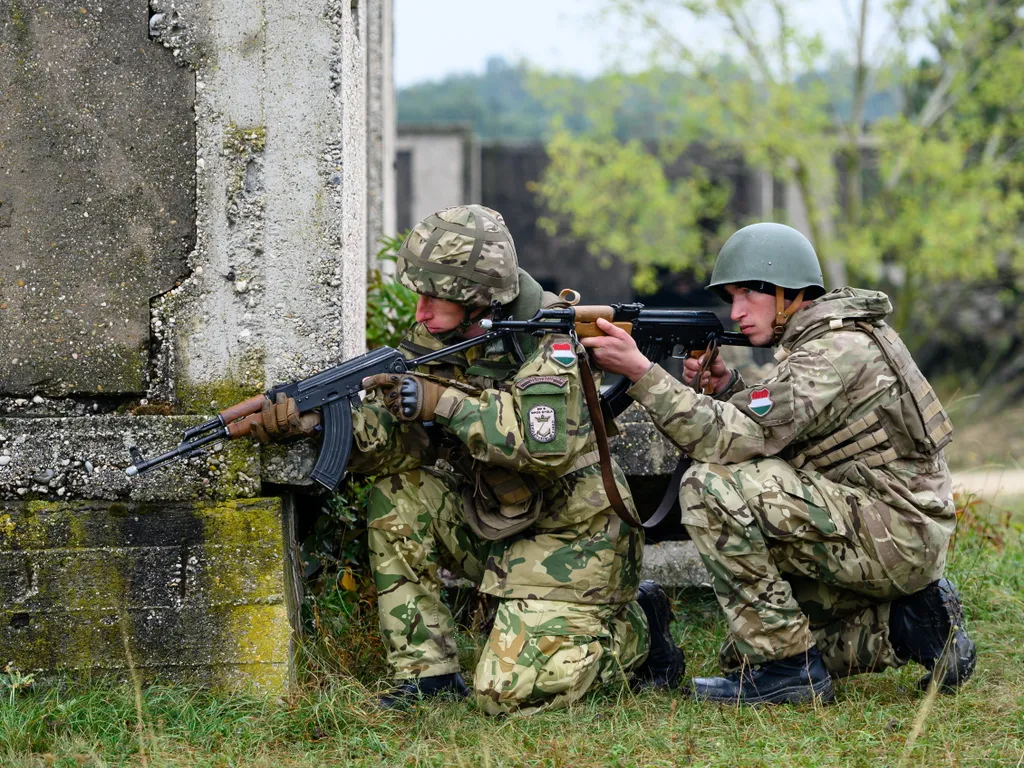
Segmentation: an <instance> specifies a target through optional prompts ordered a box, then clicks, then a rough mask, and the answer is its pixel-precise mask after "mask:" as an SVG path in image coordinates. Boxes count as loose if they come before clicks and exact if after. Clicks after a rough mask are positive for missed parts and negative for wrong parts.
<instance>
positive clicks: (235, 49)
mask: <svg viewBox="0 0 1024 768" xmlns="http://www.w3.org/2000/svg"><path fill="white" fill-rule="evenodd" d="M194 3H195V4H194V7H193V8H192V9H185V10H182V11H180V12H179V13H180V17H181V22H180V23H181V24H182V25H184V28H185V30H186V32H185V33H184V34H183V35H181V36H179V37H178V38H176V39H172V40H170V41H169V44H171V45H174V46H177V47H179V48H180V49H181V50H183V51H185V53H182V54H181V55H180V56H181V57H182V58H187V57H188V56H189V53H188V52H189V51H191V50H198V51H199V52H200V53H201V55H202V53H203V52H215V54H214V55H211V56H210V58H209V59H203V58H200V65H199V68H198V71H197V90H196V117H197V131H198V133H197V150H196V153H197V160H196V172H197V178H198V201H199V205H198V212H199V213H198V230H199V233H200V237H199V241H198V246H197V248H196V250H195V252H194V253H193V254H192V255H191V256H190V259H189V265H190V268H191V275H190V276H189V278H188V279H187V280H185V281H184V282H183V283H182V285H181V286H180V287H179V288H177V289H175V290H174V291H172V292H171V293H170V294H168V296H167V297H166V299H165V300H164V301H163V302H162V303H161V304H160V307H159V311H158V317H157V322H160V323H161V324H162V325H163V327H165V328H166V327H168V326H169V325H170V323H171V322H172V321H173V323H174V325H173V330H172V331H171V332H169V333H166V334H164V336H163V341H164V347H163V350H162V354H163V355H164V358H165V359H164V361H163V363H162V366H161V376H160V380H159V381H158V382H157V383H156V385H155V387H154V390H153V393H152V394H153V395H154V396H155V397H157V398H158V399H172V400H177V401H179V402H180V404H181V406H182V407H183V408H186V409H195V410H198V409H203V408H209V407H210V403H211V402H217V403H218V404H221V405H224V404H226V403H225V400H231V399H233V398H234V397H235V396H237V395H239V394H244V393H247V392H255V391H259V390H261V389H265V388H266V387H269V386H271V385H273V384H275V383H278V382H281V381H286V380H288V379H292V378H296V377H299V376H308V375H310V374H312V373H314V372H315V371H318V370H321V369H323V368H325V367H327V366H329V365H331V364H333V363H335V362H337V361H339V360H341V359H343V358H346V357H351V356H352V355H355V354H358V353H360V352H361V351H362V350H363V347H364V344H365V336H364V327H363V326H364V323H363V317H364V315H365V295H366V291H365V282H366V268H365V265H366V249H367V235H366V218H367V214H366V204H367V193H366V178H367V176H366V165H367V144H366V87H367V71H366V66H367V63H366V35H367V20H366V4H365V3H358V2H357V3H353V2H351V0H349V1H347V2H343V1H342V0H332V1H331V2H327V3H326V4H325V3H323V2H314V1H313V0H296V1H295V2H289V3H268V2H263V0H194ZM189 14H195V20H194V21H193V20H192V18H190V15H189ZM189 30H194V31H193V32H189ZM168 337H169V338H168Z"/></svg>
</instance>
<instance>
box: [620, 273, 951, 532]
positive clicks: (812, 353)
mask: <svg viewBox="0 0 1024 768" xmlns="http://www.w3.org/2000/svg"><path fill="white" fill-rule="evenodd" d="M891 310H892V305H891V304H890V303H889V299H888V297H886V296H885V294H883V293H878V292H874V291H863V290H856V289H852V288H843V289H837V290H834V291H831V292H830V293H827V294H826V295H825V296H823V297H821V298H819V299H817V300H816V301H814V302H811V303H809V304H807V305H805V306H804V307H803V308H801V309H800V310H799V311H798V312H797V313H796V314H794V315H793V317H792V318H791V319H790V321H789V323H788V324H787V326H786V331H785V333H784V334H783V336H782V338H781V339H780V341H779V349H778V351H777V352H776V355H775V357H776V360H778V361H779V363H778V365H777V367H776V368H775V369H774V370H773V371H772V372H771V373H770V374H769V375H768V376H767V377H766V378H765V379H763V380H762V381H760V382H758V383H757V384H756V385H755V386H753V387H746V386H745V385H744V383H743V381H742V379H741V378H740V377H739V375H738V374H734V378H733V381H732V383H731V384H730V386H729V388H728V390H727V391H726V392H724V393H722V394H720V395H718V396H717V397H715V398H712V397H708V396H705V395H700V394H697V393H695V392H694V391H693V390H692V389H690V388H689V387H686V386H685V385H683V384H682V383H681V382H679V381H677V380H676V379H674V378H672V377H671V376H670V375H669V374H668V373H666V372H665V371H664V370H663V369H662V368H661V367H660V366H654V367H653V368H652V369H651V370H650V371H649V372H648V373H647V375H645V376H644V377H643V378H642V379H641V380H640V381H638V382H637V383H636V384H635V385H634V386H633V387H632V388H631V389H630V390H629V393H630V395H631V396H632V397H633V398H634V399H635V400H636V401H637V402H639V403H640V404H642V405H643V406H644V407H645V408H646V409H647V411H648V412H649V413H650V414H651V417H652V419H653V420H654V422H655V424H656V425H657V426H658V428H659V429H660V430H661V431H662V432H663V433H664V434H665V435H666V436H667V437H668V438H669V439H670V440H672V441H673V442H674V443H675V444H676V445H678V446H679V447H680V448H681V449H682V450H683V451H684V452H685V453H687V454H689V455H690V456H692V457H693V458H695V459H697V460H699V461H705V462H712V463H718V464H733V463H738V462H742V461H746V460H748V459H754V458H757V457H761V456H778V457H780V458H782V459H784V460H786V461H789V462H790V463H792V464H794V465H795V466H796V467H798V468H803V467H805V466H807V468H808V469H817V470H818V471H820V472H822V473H823V474H824V476H825V477H826V478H828V479H829V480H832V481H834V482H837V483H841V484H845V485H852V486H856V487H858V488H862V489H865V490H866V491H867V492H868V494H869V495H870V496H871V497H872V498H874V499H877V500H878V501H879V502H881V503H884V504H886V505H888V506H889V507H890V508H891V509H893V510H894V511H896V512H898V513H899V514H901V515H905V516H906V517H907V518H908V522H910V523H911V524H915V523H919V524H920V526H921V529H919V532H920V531H923V529H924V528H928V527H932V526H936V525H937V526H938V528H939V529H940V530H937V531H936V532H935V533H936V535H937V536H939V537H940V538H941V536H948V534H949V532H950V531H951V530H952V524H953V521H954V514H953V505H952V493H951V478H950V474H949V470H948V468H947V467H946V462H945V458H944V457H943V454H942V451H941V447H940V446H934V445H933V446H932V448H933V450H916V449H914V442H913V440H912V439H910V436H907V435H903V434H900V432H901V429H902V428H901V427H900V426H899V425H895V426H894V425H893V424H890V423H889V422H890V421H899V419H887V418H886V414H887V413H890V412H891V411H892V409H893V408H894V407H895V408H899V407H900V406H901V405H903V404H904V403H906V401H907V397H908V393H907V392H906V389H907V387H906V383H905V381H904V379H905V376H903V377H902V379H901V376H898V375H897V374H896V372H895V370H894V368H893V367H892V366H891V365H890V362H889V361H888V360H887V358H886V356H885V355H884V354H883V351H882V348H881V347H880V345H879V343H878V341H877V340H876V338H874V337H873V336H872V335H871V333H869V332H867V331H866V330H864V329H865V328H867V329H869V330H871V331H872V332H885V333H887V334H889V335H890V337H892V338H895V339H897V340H898V337H897V336H896V334H895V332H894V331H892V330H891V329H890V328H888V326H886V325H885V324H884V322H883V318H884V317H885V316H886V315H888V314H889V312H890V311H891ZM854 321H856V323H855V322H854ZM857 323H859V324H860V325H859V326H858V325H857ZM900 347H901V348H902V343H900ZM902 349H904V350H905V348H902ZM901 364H902V365H903V366H906V367H908V368H910V369H912V371H913V372H914V373H916V375H917V376H919V377H920V378H919V382H923V384H920V383H919V385H918V386H917V387H915V389H917V390H919V392H920V393H921V395H922V397H925V396H926V395H929V394H930V396H931V398H932V402H933V403H934V405H932V406H931V407H930V408H929V409H928V410H929V411H930V412H935V413H937V414H939V415H940V416H941V417H944V416H945V414H944V413H943V412H942V411H941V406H938V404H937V401H936V400H934V393H932V392H931V388H930V387H928V386H927V382H926V381H924V378H923V376H920V373H919V371H917V367H916V365H914V364H913V360H912V359H910V356H909V353H906V355H905V359H904V360H902V363H901ZM901 369H902V368H901ZM924 390H927V392H924ZM879 414H881V415H882V417H883V421H884V422H885V423H886V428H887V430H888V433H886V432H885V431H883V430H880V429H877V428H876V427H877V417H878V415H879ZM935 418H936V420H938V421H941V419H940V418H939V416H936V417H935ZM926 420H927V419H926ZM907 422H908V423H909V419H908V420H907ZM945 423H946V425H947V430H946V432H944V433H942V434H944V435H946V438H945V439H946V440H948V421H947V422H945ZM865 425H867V426H865ZM872 425H874V426H872ZM876 434H877V435H878V438H877V440H878V442H875V444H872V440H871V439H869V438H870V437H873V436H874V435H876ZM837 446H839V449H838V450H837V449H836V447H837ZM908 446H909V447H908ZM809 455H814V456H815V460H814V461H811V460H809V459H808V456H809ZM825 458H827V459H830V461H821V459H825ZM879 533H880V534H881V532H879ZM882 535H884V534H882ZM910 546H914V545H913V544H910Z"/></svg>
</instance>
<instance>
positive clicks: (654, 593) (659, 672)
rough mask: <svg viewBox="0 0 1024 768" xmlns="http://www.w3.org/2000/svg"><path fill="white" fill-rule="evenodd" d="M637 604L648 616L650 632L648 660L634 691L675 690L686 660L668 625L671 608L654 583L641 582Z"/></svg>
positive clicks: (636, 677)
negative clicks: (637, 689)
mask: <svg viewBox="0 0 1024 768" xmlns="http://www.w3.org/2000/svg"><path fill="white" fill-rule="evenodd" d="M637 602H638V603H640V607H641V608H643V611H644V615H645V616H647V626H648V628H649V629H650V632H651V650H650V651H649V652H648V653H647V659H646V660H645V661H644V663H643V664H641V665H640V666H639V667H638V668H637V670H636V676H635V681H636V683H637V687H641V688H644V687H648V686H650V687H653V688H675V687H676V686H677V685H679V681H680V680H682V679H683V675H684V674H686V657H685V656H684V655H683V649H682V648H679V647H677V646H676V644H675V641H674V640H673V639H672V632H671V631H669V625H670V624H671V623H672V606H671V605H670V604H669V601H668V595H666V594H665V590H664V589H662V587H661V585H660V584H659V583H658V582H656V581H651V580H650V579H648V580H646V581H641V582H640V593H639V595H637Z"/></svg>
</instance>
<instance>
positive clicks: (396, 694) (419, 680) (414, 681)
mask: <svg viewBox="0 0 1024 768" xmlns="http://www.w3.org/2000/svg"><path fill="white" fill-rule="evenodd" d="M468 695H469V689H468V688H467V687H466V684H465V683H464V682H463V680H462V675H460V674H459V673H458V672H452V673H449V674H447V675H433V676H432V677H410V678H409V679H407V680H397V681H396V682H395V687H394V688H392V689H391V690H390V691H388V692H387V693H385V694H384V695H382V696H381V697H380V698H378V699H377V706H379V707H380V708H381V709H395V708H398V707H405V706H408V705H409V704H411V703H412V702H414V701H416V699H420V698H428V697H432V696H444V697H445V698H451V699H464V698H466V697H467V696H468Z"/></svg>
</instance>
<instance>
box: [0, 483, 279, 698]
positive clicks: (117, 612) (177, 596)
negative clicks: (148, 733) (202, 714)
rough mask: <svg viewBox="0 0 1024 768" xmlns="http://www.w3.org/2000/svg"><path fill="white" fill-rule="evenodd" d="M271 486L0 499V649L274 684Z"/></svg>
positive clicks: (78, 662) (47, 665) (61, 660)
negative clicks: (258, 491)
mask: <svg viewBox="0 0 1024 768" xmlns="http://www.w3.org/2000/svg"><path fill="white" fill-rule="evenodd" d="M281 539H282V519H281V502H280V500H279V499H250V500H245V501H230V502H220V503H219V504H169V503H167V502H162V503H160V504H155V505H152V504H134V503H129V504H125V503H122V502H115V503H97V502H80V503H72V504H69V503H53V502H0V606H2V607H0V649H2V651H3V657H4V659H5V660H6V661H7V662H11V663H13V664H14V665H15V666H17V667H18V668H19V669H22V670H29V669H31V670H40V671H44V672H45V671H53V670H56V669H60V670H64V671H75V672H83V673H95V672H104V673H105V672H116V673H123V674H126V675H127V674H128V673H129V671H132V672H134V673H137V674H139V675H140V676H141V677H142V678H143V679H151V678H153V677H157V676H159V677H163V678H168V677H169V678H176V679H177V678H183V677H188V678H189V679H192V680H201V681H204V682H208V683H213V684H217V685H233V684H243V685H254V686H256V687H258V688H261V689H263V690H266V691H269V692H283V691H284V690H285V689H286V688H287V687H288V683H289V680H290V677H291V671H290V670H291V650H290V648H291V631H290V627H289V623H288V612H289V606H288V599H289V595H290V591H289V589H288V588H287V582H286V578H285V572H284V569H283V568H282V558H281Z"/></svg>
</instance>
